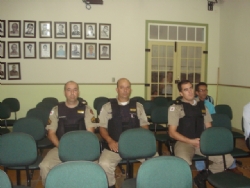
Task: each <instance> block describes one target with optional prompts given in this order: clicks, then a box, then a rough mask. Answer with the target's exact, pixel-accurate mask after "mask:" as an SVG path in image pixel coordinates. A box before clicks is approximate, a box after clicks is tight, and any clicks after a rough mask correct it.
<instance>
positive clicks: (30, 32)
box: [23, 20, 36, 38]
mask: <svg viewBox="0 0 250 188" xmlns="http://www.w3.org/2000/svg"><path fill="white" fill-rule="evenodd" d="M23 37H24V38H36V21H31V20H24V21H23Z"/></svg>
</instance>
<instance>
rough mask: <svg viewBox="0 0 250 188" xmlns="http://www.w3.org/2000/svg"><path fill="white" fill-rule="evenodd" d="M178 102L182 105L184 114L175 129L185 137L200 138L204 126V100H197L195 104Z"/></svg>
mask: <svg viewBox="0 0 250 188" xmlns="http://www.w3.org/2000/svg"><path fill="white" fill-rule="evenodd" d="M178 104H181V105H183V109H184V113H185V116H184V117H183V118H180V119H179V126H178V127H177V131H178V132H179V133H180V134H182V135H184V136H186V137H187V138H200V136H201V133H202V132H203V131H204V126H205V125H204V115H205V114H206V108H205V105H204V101H199V102H197V105H196V106H193V105H191V104H190V103H185V102H179V103H178Z"/></svg>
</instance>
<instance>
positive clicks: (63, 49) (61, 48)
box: [55, 42, 67, 59]
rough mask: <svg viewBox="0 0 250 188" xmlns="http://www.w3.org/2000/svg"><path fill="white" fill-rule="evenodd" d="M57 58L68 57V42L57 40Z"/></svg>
mask: <svg viewBox="0 0 250 188" xmlns="http://www.w3.org/2000/svg"><path fill="white" fill-rule="evenodd" d="M55 59H67V42H55Z"/></svg>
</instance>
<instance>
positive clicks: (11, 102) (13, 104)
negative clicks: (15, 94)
mask: <svg viewBox="0 0 250 188" xmlns="http://www.w3.org/2000/svg"><path fill="white" fill-rule="evenodd" d="M2 103H3V104H7V105H8V106H9V107H10V111H11V112H17V111H19V110H20V103H19V100H18V99H16V98H6V99H4V100H3V101H2Z"/></svg>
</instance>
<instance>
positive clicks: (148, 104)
mask: <svg viewBox="0 0 250 188" xmlns="http://www.w3.org/2000/svg"><path fill="white" fill-rule="evenodd" d="M142 105H143V108H144V111H145V113H146V115H147V116H150V115H151V112H152V110H153V109H154V108H155V107H156V104H155V103H154V102H153V101H150V100H145V101H144V102H143V103H142Z"/></svg>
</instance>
